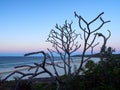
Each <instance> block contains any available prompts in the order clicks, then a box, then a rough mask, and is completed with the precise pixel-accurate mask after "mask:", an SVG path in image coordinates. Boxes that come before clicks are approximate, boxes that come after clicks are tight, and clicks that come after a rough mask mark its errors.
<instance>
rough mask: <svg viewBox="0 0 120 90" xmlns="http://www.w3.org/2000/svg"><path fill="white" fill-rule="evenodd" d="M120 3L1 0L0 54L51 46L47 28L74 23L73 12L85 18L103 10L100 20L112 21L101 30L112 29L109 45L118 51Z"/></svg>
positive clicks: (109, 0) (112, 0) (111, 0)
mask: <svg viewBox="0 0 120 90" xmlns="http://www.w3.org/2000/svg"><path fill="white" fill-rule="evenodd" d="M119 4H120V0H0V56H8V55H9V56H14V55H23V54H24V53H28V52H33V51H41V50H44V51H46V50H47V48H51V47H52V46H51V44H50V43H48V42H46V39H47V37H48V35H49V33H50V30H51V29H54V27H55V25H56V23H57V24H59V25H63V24H64V21H65V20H68V21H73V22H77V21H78V19H76V18H75V17H74V11H76V12H77V13H78V14H79V15H81V16H82V17H84V18H85V19H86V20H88V21H90V20H92V19H93V18H95V17H96V16H97V15H98V14H100V13H101V12H104V15H102V17H103V19H104V20H111V22H110V23H107V24H105V25H104V26H103V28H102V31H101V32H103V33H104V34H105V35H108V32H107V30H110V31H111V33H112V36H111V37H110V39H109V41H108V46H111V47H113V48H115V49H116V52H117V53H119V52H120V47H119V45H120V41H119V39H120V37H119V34H120V30H119V29H120V25H119V21H120V17H119V15H120V6H119ZM76 25H77V24H76ZM103 30H104V31H103ZM79 31H80V30H79V29H77V32H79Z"/></svg>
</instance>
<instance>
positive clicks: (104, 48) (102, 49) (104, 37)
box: [97, 30, 111, 60]
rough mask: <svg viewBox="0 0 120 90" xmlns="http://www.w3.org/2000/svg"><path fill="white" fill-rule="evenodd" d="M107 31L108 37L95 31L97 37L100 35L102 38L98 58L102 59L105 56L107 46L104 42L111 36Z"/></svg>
mask: <svg viewBox="0 0 120 90" xmlns="http://www.w3.org/2000/svg"><path fill="white" fill-rule="evenodd" d="M108 32H109V35H108V37H106V36H105V35H103V34H102V33H97V34H98V36H99V37H102V38H103V45H102V47H101V50H100V58H101V60H103V58H104V56H106V54H107V50H106V49H107V46H106V43H107V40H108V39H109V38H110V36H111V32H110V31H109V30H108Z"/></svg>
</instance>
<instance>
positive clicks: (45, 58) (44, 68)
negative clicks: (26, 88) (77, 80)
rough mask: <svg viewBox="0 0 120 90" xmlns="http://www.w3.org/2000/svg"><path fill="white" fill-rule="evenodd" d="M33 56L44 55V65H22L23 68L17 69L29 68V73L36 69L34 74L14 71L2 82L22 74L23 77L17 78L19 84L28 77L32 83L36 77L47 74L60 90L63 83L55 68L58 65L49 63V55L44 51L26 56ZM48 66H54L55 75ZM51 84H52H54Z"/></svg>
mask: <svg viewBox="0 0 120 90" xmlns="http://www.w3.org/2000/svg"><path fill="white" fill-rule="evenodd" d="M33 54H43V57H44V58H43V61H42V63H34V65H21V66H16V67H15V68H21V67H22V68H23V67H27V68H28V71H30V70H32V69H35V71H34V72H31V73H23V72H22V71H14V72H12V73H11V74H9V75H8V76H6V77H5V78H4V79H3V80H2V82H4V81H6V80H7V79H8V78H9V77H11V76H12V75H14V74H16V73H17V74H20V75H21V76H20V77H18V78H17V80H18V81H17V82H18V83H19V81H20V80H22V79H23V78H25V77H28V80H29V81H31V80H32V79H33V78H35V77H36V76H38V75H41V74H43V73H47V74H48V75H49V76H50V77H51V78H52V80H53V81H52V82H55V83H56V86H57V89H56V90H58V89H59V87H60V83H62V81H61V80H60V78H59V75H58V73H57V72H56V68H55V66H57V64H55V63H54V62H52V61H51V62H47V61H46V60H47V54H46V53H45V52H44V51H39V52H32V53H27V54H25V56H29V55H33ZM46 65H51V66H53V68H54V71H55V74H54V73H52V72H50V71H49V70H48V69H47V68H46ZM39 68H41V69H42V71H40V70H39ZM52 82H51V83H52Z"/></svg>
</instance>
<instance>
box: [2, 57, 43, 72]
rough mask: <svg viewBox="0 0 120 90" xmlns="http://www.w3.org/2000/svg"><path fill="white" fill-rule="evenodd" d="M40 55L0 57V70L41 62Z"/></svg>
mask: <svg viewBox="0 0 120 90" xmlns="http://www.w3.org/2000/svg"><path fill="white" fill-rule="evenodd" d="M42 60H43V58H42V57H0V71H3V70H6V69H12V68H14V67H16V66H20V65H32V64H33V63H41V62H42Z"/></svg>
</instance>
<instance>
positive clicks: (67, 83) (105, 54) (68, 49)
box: [0, 12, 120, 90]
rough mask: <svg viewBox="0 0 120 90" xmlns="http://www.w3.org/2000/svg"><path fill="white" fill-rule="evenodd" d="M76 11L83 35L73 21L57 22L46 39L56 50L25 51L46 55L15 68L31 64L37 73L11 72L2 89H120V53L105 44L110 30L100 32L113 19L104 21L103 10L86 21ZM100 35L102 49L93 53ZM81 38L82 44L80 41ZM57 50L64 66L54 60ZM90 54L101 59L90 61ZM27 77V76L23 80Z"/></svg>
mask: <svg viewBox="0 0 120 90" xmlns="http://www.w3.org/2000/svg"><path fill="white" fill-rule="evenodd" d="M74 14H75V17H77V18H78V25H79V28H80V30H81V31H82V32H83V34H76V32H75V30H73V29H72V23H73V22H71V23H68V22H67V21H65V23H64V25H63V26H59V25H58V24H56V26H55V30H54V29H52V30H51V32H50V34H49V36H48V39H47V42H50V43H51V44H52V45H53V48H54V50H53V49H48V53H45V52H44V51H38V52H32V53H27V54H25V56H29V55H33V54H42V55H43V57H44V59H43V62H42V63H34V65H33V66H30V65H23V66H17V67H15V68H20V67H28V70H29V71H30V70H31V69H35V72H33V73H23V72H21V71H15V72H13V73H11V74H9V75H8V76H7V77H5V78H4V79H3V80H1V82H0V90H119V88H120V55H119V54H112V53H113V51H114V50H113V49H112V48H111V47H107V46H106V43H107V40H108V39H109V38H110V36H111V32H110V31H109V30H108V34H109V35H108V36H107V37H106V36H105V35H103V34H102V33H99V31H100V29H101V28H102V27H103V25H104V24H106V23H108V22H110V21H104V20H103V18H102V17H101V16H102V15H103V14H104V13H100V14H99V15H98V16H97V17H96V18H94V19H93V20H91V21H90V22H87V21H86V20H85V19H84V18H83V17H82V16H79V15H78V14H77V13H76V12H75V13H74ZM97 20H99V21H100V22H101V24H100V25H98V27H97V28H94V29H92V28H91V24H93V23H94V22H96V21H97ZM82 23H84V25H85V26H83V24H82ZM98 37H102V38H103V44H102V45H101V47H100V48H101V49H100V52H99V53H97V54H94V48H95V47H96V46H98V45H99V43H100V42H97V38H98ZM77 40H78V41H77ZM80 41H81V42H83V43H79V42H80ZM81 45H82V46H83V47H82V48H83V49H82V48H81ZM77 50H81V52H82V54H81V55H80V57H81V60H80V61H81V62H79V67H78V68H76V70H75V71H74V72H72V71H71V68H72V67H71V64H72V59H71V57H73V53H74V52H76V51H77ZM88 50H90V51H91V54H90V55H87V54H86V53H87V51H88ZM54 53H56V54H57V55H59V56H60V58H61V61H62V63H63V64H64V65H63V66H60V65H59V64H56V63H55V62H54V59H55V57H54ZM76 56H77V55H76ZM86 57H87V58H86ZM91 57H99V58H100V61H99V62H98V63H95V62H94V61H92V60H90V59H91ZM47 59H49V60H50V62H47ZM46 65H51V67H52V68H53V69H54V74H53V73H51V72H50V71H49V70H48V69H47V68H46ZM57 67H58V68H61V69H63V70H64V75H63V76H60V75H59V72H58V71H57ZM39 68H41V69H42V71H39ZM15 73H18V74H20V75H21V77H18V78H15V80H14V81H7V79H8V78H9V77H10V76H12V75H14V74H15ZM42 73H47V74H48V75H49V76H50V77H49V78H35V77H36V76H38V75H40V74H42ZM26 76H27V77H28V79H26V80H23V78H24V77H26Z"/></svg>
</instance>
